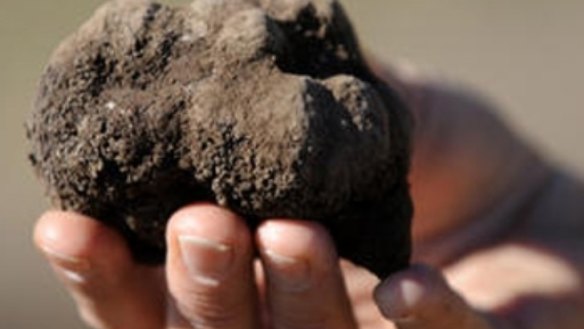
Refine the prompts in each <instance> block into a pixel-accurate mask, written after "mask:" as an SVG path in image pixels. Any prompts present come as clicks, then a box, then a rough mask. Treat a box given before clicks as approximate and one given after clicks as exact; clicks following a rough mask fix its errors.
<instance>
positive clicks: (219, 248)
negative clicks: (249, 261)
mask: <svg viewBox="0 0 584 329" xmlns="http://www.w3.org/2000/svg"><path fill="white" fill-rule="evenodd" d="M178 239H179V244H180V248H181V253H182V257H183V262H184V264H185V267H186V268H187V271H188V272H189V275H190V276H191V277H192V278H193V279H194V280H195V281H197V282H199V283H201V284H203V285H207V286H218V285H219V284H220V282H221V280H222V279H223V277H224V276H225V273H226V272H227V271H228V270H229V268H230V267H231V264H232V263H233V249H232V248H231V247H230V246H229V245H227V244H224V243H220V242H217V241H212V240H209V239H206V238H202V237H199V236H194V235H184V236H179V238H178Z"/></svg>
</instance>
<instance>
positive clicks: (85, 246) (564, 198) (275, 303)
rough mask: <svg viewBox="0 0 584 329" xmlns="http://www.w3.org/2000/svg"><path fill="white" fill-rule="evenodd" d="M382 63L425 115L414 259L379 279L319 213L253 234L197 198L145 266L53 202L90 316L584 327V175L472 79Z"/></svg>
mask: <svg viewBox="0 0 584 329" xmlns="http://www.w3.org/2000/svg"><path fill="white" fill-rule="evenodd" d="M372 66H373V67H374V68H375V69H376V71H377V72H378V73H379V74H380V75H382V76H383V77H385V78H386V80H387V82H388V83H389V84H390V85H392V86H393V87H394V88H396V89H398V90H399V91H400V92H401V93H402V94H403V96H404V99H405V100H406V101H407V102H409V104H410V107H411V108H412V110H413V111H414V116H415V118H416V131H415V142H414V155H413V167H412V173H411V177H410V181H411V184H412V194H413V197H414V202H415V205H416V216H415V218H414V228H413V231H414V251H415V257H414V262H415V263H416V264H415V265H412V266H411V267H410V268H408V269H406V270H404V271H401V272H399V273H395V274H394V275H392V276H390V277H389V278H387V279H386V280H384V281H383V282H379V281H378V280H376V279H375V278H374V277H373V276H372V275H370V274H368V273H367V272H365V271H364V270H362V269H359V268H356V267H355V266H353V265H351V264H349V263H347V262H345V261H341V262H339V261H338V258H337V256H336V253H335V250H334V247H333V245H332V243H331V239H330V237H329V236H328V235H327V232H326V231H325V230H324V229H323V228H322V227H320V226H318V225H317V224H314V223H310V222H305V221H301V220H291V219H271V220H268V221H266V222H265V223H264V224H263V225H262V226H261V227H260V228H259V229H258V231H257V232H256V233H255V234H252V233H251V232H249V230H248V229H247V227H246V226H245V224H244V222H243V221H242V219H241V218H238V217H237V216H236V215H234V214H233V213H230V212H229V211H227V210H225V209H221V208H219V207H216V206H213V205H210V204H195V205H189V206H187V207H185V208H183V209H181V210H179V211H178V212H177V213H175V214H174V215H173V216H172V218H171V219H170V221H169V224H168V230H167V232H168V233H167V242H168V246H169V248H168V257H167V262H166V264H165V266H163V267H160V268H149V267H144V266H142V265H138V264H136V263H134V262H133V261H132V260H131V257H130V254H129V251H128V250H127V249H126V247H125V245H124V242H123V240H122V239H121V237H120V236H118V235H117V234H116V233H115V232H113V231H112V230H110V229H109V228H107V227H105V226H103V225H102V224H99V223H98V222H97V221H95V220H93V219H91V218H87V217H85V216H83V215H80V214H75V213H70V212H59V211H49V212H47V213H45V214H43V215H42V216H41V218H40V219H39V220H38V222H37V225H36V228H35V232H34V241H35V243H36V245H37V246H38V247H39V249H40V250H41V251H42V252H43V253H44V254H45V255H46V256H47V259H48V262H49V264H50V265H51V266H52V267H53V268H54V270H55V273H56V274H57V276H58V277H59V278H60V279H61V281H62V283H63V284H64V286H65V287H66V288H67V289H68V291H69V292H70V294H71V296H72V297H73V298H74V300H75V301H76V304H77V307H78V309H79V312H80V314H81V316H82V318H83V320H84V321H85V322H86V323H87V324H88V325H89V326H90V327H93V328H100V329H118V328H135V329H163V328H165V329H178V328H181V329H182V328H205V329H219V328H221V329H231V328H233V329H236V328H237V329H247V328H249V329H256V328H266V329H268V328H274V329H284V328H285V329H312V328H324V329H326V328H334V329H356V328H362V329H374V328H375V329H380V328H399V329H418V328H424V329H441V328H458V329H548V328H561V329H577V328H581V323H582V322H583V321H584V312H582V310H584V240H583V239H582V238H581V235H582V232H584V205H583V204H582V202H581V200H582V198H584V185H583V184H582V183H580V182H579V181H577V180H576V179H574V178H573V177H570V176H568V175H566V174H564V173H562V172H561V171H560V170H558V169H557V168H554V167H552V166H550V165H548V164H546V163H545V162H544V161H543V160H541V158H539V157H538V156H537V155H536V154H534V153H533V152H532V151H531V150H530V149H529V147H528V146H526V145H525V144H524V143H522V142H521V141H520V140H519V139H518V138H517V137H516V136H514V135H513V134H512V133H510V132H509V130H508V129H507V128H506V127H505V126H504V124H503V123H502V122H501V121H499V120H498V119H497V118H496V117H495V115H494V114H493V113H492V112H493V111H492V109H491V108H490V106H489V105H488V104H486V103H485V102H484V101H482V100H480V99H479V98H477V97H476V96H474V95H472V94H471V93H469V92H468V91H464V90H461V89H459V88H457V87H454V86H446V85H445V84H444V83H436V82H433V81H431V80H427V79H424V78H422V77H419V76H416V75H412V73H411V72H406V71H403V70H399V71H398V70H396V71H392V72H390V70H388V69H386V68H384V67H382V66H381V65H377V64H375V63H373V64H372ZM256 252H258V254H259V260H254V255H255V254H256ZM421 263H423V264H425V265H421ZM372 291H374V293H373V294H372V293H371V292H372Z"/></svg>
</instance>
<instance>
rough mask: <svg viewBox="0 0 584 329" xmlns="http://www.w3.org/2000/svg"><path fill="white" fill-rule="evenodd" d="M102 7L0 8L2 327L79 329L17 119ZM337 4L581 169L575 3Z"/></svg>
mask: <svg viewBox="0 0 584 329" xmlns="http://www.w3.org/2000/svg"><path fill="white" fill-rule="evenodd" d="M100 2H101V1H96V0H84V1H79V0H50V1H18V0H2V1H0V151H1V152H0V324H1V325H0V326H1V327H2V328H15V329H21V328H23V329H29V328H43V329H57V328H59V329H65V328H67V329H69V328H83V325H82V324H81V322H80V321H79V320H78V319H77V315H76V313H75V310H74V308H73V304H72V303H71V302H70V301H69V299H68V297H67V296H66V295H65V293H64V292H63V291H62V290H61V288H60V287H59V286H58V285H57V283H56V282H55V281H54V280H53V278H52V276H51V273H50V271H49V269H48V268H47V266H46V265H45V264H44V263H43V262H42V260H41V258H40V257H39V256H38V255H37V254H36V252H35V250H34V249H33V247H32V244H31V242H30V233H31V228H32V225H33V222H34V220H35V218H36V217H37V216H38V215H39V214H40V213H41V212H42V210H43V209H45V208H46V207H47V204H46V202H45V201H44V200H43V197H42V189H41V188H40V187H39V185H38V184H37V182H36V181H35V179H34V177H33V174H32V170H31V169H30V167H29V165H28V163H27V161H26V150H27V147H28V146H27V143H26V140H25V138H24V129H23V122H24V120H25V119H26V117H27V115H28V114H29V112H30V110H31V104H32V99H33V94H34V90H35V84H36V79H37V77H38V76H39V75H40V73H41V71H42V69H43V66H44V63H45V62H46V60H47V58H48V56H49V54H50V52H51V50H52V49H53V48H54V47H55V46H56V45H57V43H58V42H59V40H61V39H62V38H63V37H65V36H66V35H67V34H69V33H70V32H72V31H74V30H75V28H76V27H77V26H78V25H79V24H80V23H81V22H83V21H84V20H85V19H86V18H87V17H88V16H89V15H90V14H91V13H92V11H93V9H94V8H95V7H97V6H98V5H99V3H100ZM174 2H179V1H174ZM183 2H186V1H183ZM342 2H343V3H344V4H345V6H346V8H347V11H348V13H349V15H350V16H351V17H352V18H353V20H354V23H355V25H356V29H357V30H358V31H359V33H360V37H361V41H362V43H363V45H364V46H366V47H367V48H368V49H370V50H372V51H373V52H374V53H376V54H378V55H379V56H380V57H381V58H383V59H386V60H390V61H391V60H407V61H409V62H412V63H416V65H418V66H420V67H422V68H424V69H426V70H429V71H431V72H433V73H435V74H438V75H442V76H445V77H448V78H449V79H456V80H459V81H462V82H465V83H468V84H469V85H471V86H473V87H474V88H475V89H478V90H481V91H483V92H485V93H486V94H487V95H489V96H490V97H491V99H492V100H494V101H495V102H496V103H497V104H498V105H499V107H500V108H501V109H502V112H503V113H504V115H505V116H506V117H507V118H508V120H509V121H510V122H511V124H512V125H513V126H515V127H516V129H518V130H519V131H520V132H521V134H523V135H524V136H526V137H528V138H529V139H530V140H531V141H532V142H533V144H534V145H536V146H537V147H539V148H540V149H541V150H543V151H544V152H547V154H548V155H549V156H550V157H551V158H553V159H554V160H555V161H557V162H559V163H561V164H562V165H565V166H568V167H570V168H572V169H573V170H574V171H576V172H579V173H580V174H582V173H584V149H583V147H582V144H583V143H584V131H583V130H584V110H583V109H582V107H583V105H584V99H583V96H584V65H583V64H582V58H584V39H583V38H582V31H583V30H584V20H582V12H584V2H583V1H568V0H564V1H563V0H557V1H532V0H514V1H507V0H492V1H468V0H441V1H435V0H417V1H410V0H392V1H388V0H344V1H342Z"/></svg>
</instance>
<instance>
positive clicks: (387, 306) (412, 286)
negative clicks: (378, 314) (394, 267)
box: [375, 278, 425, 321]
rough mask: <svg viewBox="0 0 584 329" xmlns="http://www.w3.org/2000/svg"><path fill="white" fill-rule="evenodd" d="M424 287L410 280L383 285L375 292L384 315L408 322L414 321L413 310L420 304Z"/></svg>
mask: <svg viewBox="0 0 584 329" xmlns="http://www.w3.org/2000/svg"><path fill="white" fill-rule="evenodd" d="M424 290H425V289H424V286H423V285H422V284H421V283H420V282H418V281H416V280H414V279H410V278H406V279H403V280H401V281H399V282H390V283H386V284H383V285H382V286H380V287H379V289H378V290H376V291H375V296H376V299H377V301H378V304H379V307H380V308H381V311H382V313H383V314H384V315H385V316H387V317H388V318H390V319H393V320H400V321H408V320H410V319H412V317H413V315H412V314H411V310H412V309H414V308H415V306H416V305H417V304H418V303H420V301H421V299H422V298H423V295H424Z"/></svg>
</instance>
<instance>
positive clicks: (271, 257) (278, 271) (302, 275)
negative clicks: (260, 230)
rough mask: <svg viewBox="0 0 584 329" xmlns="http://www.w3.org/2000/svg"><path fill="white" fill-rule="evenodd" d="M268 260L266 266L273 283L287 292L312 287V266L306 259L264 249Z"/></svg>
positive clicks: (265, 257)
mask: <svg viewBox="0 0 584 329" xmlns="http://www.w3.org/2000/svg"><path fill="white" fill-rule="evenodd" d="M263 254H264V259H265V260H266V261H267V262H268V264H266V266H265V268H266V270H267V272H268V278H269V279H270V280H271V284H272V285H273V286H274V287H276V288H278V289H281V290H284V291H287V292H302V291H305V290H307V289H308V288H309V287H310V267H309V265H308V262H307V261H306V260H304V259H300V258H295V257H290V256H285V255H282V254H280V253H277V252H275V251H274V250H270V249H265V250H263Z"/></svg>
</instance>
